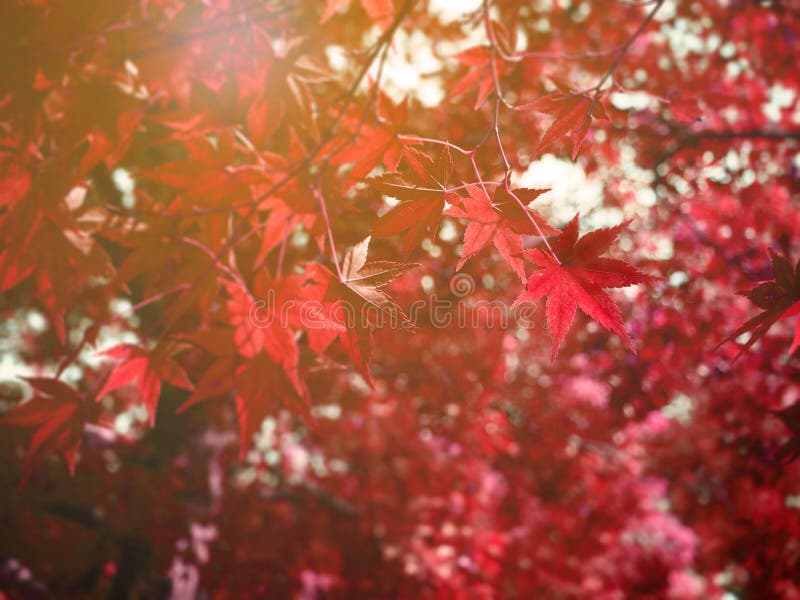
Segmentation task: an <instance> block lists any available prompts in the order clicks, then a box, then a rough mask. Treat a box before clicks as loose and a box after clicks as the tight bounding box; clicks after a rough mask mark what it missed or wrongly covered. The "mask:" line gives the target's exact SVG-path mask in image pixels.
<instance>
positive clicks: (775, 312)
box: [718, 250, 800, 356]
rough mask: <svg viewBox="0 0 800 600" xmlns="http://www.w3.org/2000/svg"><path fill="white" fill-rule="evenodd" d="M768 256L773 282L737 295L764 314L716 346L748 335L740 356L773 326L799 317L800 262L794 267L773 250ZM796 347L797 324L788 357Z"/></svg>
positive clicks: (799, 338)
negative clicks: (781, 321) (795, 316)
mask: <svg viewBox="0 0 800 600" xmlns="http://www.w3.org/2000/svg"><path fill="white" fill-rule="evenodd" d="M769 255H770V258H771V259H772V270H773V279H770V280H769V281H762V282H761V283H759V284H758V285H757V286H755V287H754V288H752V289H750V290H746V291H743V292H739V293H740V294H741V295H742V296H745V297H746V298H748V299H749V300H750V301H751V302H752V303H753V304H755V305H756V306H758V307H759V308H762V309H764V310H763V311H762V312H760V313H758V314H757V315H756V316H755V317H753V318H752V319H749V320H748V321H747V322H745V323H744V324H743V325H742V326H741V327H739V328H737V329H736V331H734V332H733V333H731V334H730V335H728V336H727V337H725V339H724V340H722V341H721V342H720V343H719V346H721V345H722V344H724V343H726V342H729V341H731V340H734V339H736V338H737V337H739V336H740V335H742V334H744V333H747V332H748V331H749V332H751V333H750V338H749V339H748V340H747V342H746V343H745V345H744V346H742V349H741V351H740V352H739V354H741V353H742V352H744V351H745V350H747V349H748V348H750V346H752V345H753V344H755V343H756V342H757V341H758V340H760V339H761V338H762V337H764V334H766V333H767V330H768V329H769V328H770V327H772V326H773V325H774V324H775V323H777V322H778V321H780V320H782V319H788V318H789V317H793V316H794V315H797V314H800V261H798V263H797V264H796V265H795V266H794V267H793V266H792V263H791V262H789V260H788V259H787V258H786V257H784V256H781V255H780V254H777V253H775V252H773V251H772V250H770V251H769ZM719 346H718V347H719ZM798 346H800V320H798V321H797V324H796V325H795V329H794V339H793V340H792V345H791V347H790V348H789V354H792V353H793V352H794V351H795V350H797V347H798ZM737 356H738V355H737Z"/></svg>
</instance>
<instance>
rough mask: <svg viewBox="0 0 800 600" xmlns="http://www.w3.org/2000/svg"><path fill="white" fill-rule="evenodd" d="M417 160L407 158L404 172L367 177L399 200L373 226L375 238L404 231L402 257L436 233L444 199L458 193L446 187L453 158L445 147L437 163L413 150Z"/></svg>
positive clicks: (451, 197) (447, 199) (380, 188)
mask: <svg viewBox="0 0 800 600" xmlns="http://www.w3.org/2000/svg"><path fill="white" fill-rule="evenodd" d="M412 153H413V155H414V156H415V158H416V162H412V161H408V162H409V164H410V166H411V170H410V172H409V173H408V174H407V175H403V174H400V173H397V172H392V173H386V174H384V175H381V176H379V177H373V178H372V179H370V180H369V183H370V185H372V187H374V188H375V189H377V190H378V191H379V192H382V193H384V194H386V195H387V196H391V197H392V198H397V199H398V200H400V201H401V202H400V203H399V204H398V205H396V206H394V207H393V208H392V209H391V210H389V212H387V213H386V214H385V215H383V216H382V217H380V218H379V219H378V221H377V222H376V223H375V227H374V228H373V235H374V236H376V237H389V236H393V235H396V234H398V233H402V232H405V242H404V244H403V256H405V257H407V256H409V255H410V254H411V252H412V251H413V250H414V249H415V248H416V247H417V246H418V245H419V243H420V242H421V241H422V240H423V239H424V238H425V235H426V234H428V233H429V232H430V234H431V235H432V236H435V235H436V232H437V230H438V228H439V220H440V219H441V217H442V210H444V203H445V201H449V200H450V199H453V200H455V198H456V197H457V194H455V193H453V192H448V191H447V187H448V183H449V181H450V177H451V176H452V174H453V159H452V157H451V156H450V150H449V148H448V147H447V146H445V147H444V148H443V149H442V152H441V153H440V155H439V157H438V159H437V160H436V162H434V161H432V160H431V159H430V158H429V157H428V156H427V155H425V154H423V153H421V152H418V151H412Z"/></svg>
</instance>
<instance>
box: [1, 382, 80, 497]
mask: <svg viewBox="0 0 800 600" xmlns="http://www.w3.org/2000/svg"><path fill="white" fill-rule="evenodd" d="M21 379H23V380H24V381H26V382H27V383H28V384H29V385H30V386H31V387H32V388H33V389H34V392H35V394H34V397H33V398H32V399H30V400H28V401H27V402H23V403H21V404H18V405H16V406H15V407H13V408H12V409H11V410H9V411H7V412H5V413H3V414H1V415H0V427H36V428H37V429H36V431H35V432H34V434H33V437H32V438H31V441H30V444H29V445H28V450H27V452H26V453H25V459H24V462H23V467H22V481H21V484H22V485H24V484H25V482H26V481H27V479H28V477H29V476H30V474H31V472H32V471H33V467H34V466H35V463H36V462H37V460H38V459H39V457H40V456H41V455H42V454H44V453H45V452H47V451H55V452H58V453H60V454H61V455H62V457H63V458H64V460H65V462H66V463H67V467H68V469H69V472H70V475H73V474H74V473H75V457H76V455H77V452H78V449H79V448H80V445H81V442H82V439H83V424H84V422H85V421H86V416H87V409H88V408H89V405H88V403H86V402H85V400H84V398H83V396H81V394H79V393H78V392H77V391H76V390H75V389H74V388H72V387H70V386H69V385H67V384H66V383H64V382H63V381H60V380H58V379H53V378H45V377H22V378H21Z"/></svg>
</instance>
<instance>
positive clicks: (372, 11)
mask: <svg viewBox="0 0 800 600" xmlns="http://www.w3.org/2000/svg"><path fill="white" fill-rule="evenodd" d="M350 2H351V0H325V12H323V13H322V18H321V19H320V23H324V22H325V21H328V20H329V19H330V18H331V17H332V16H333V15H335V14H336V13H337V12H340V11H345V10H347V9H348V8H349V7H350ZM361 6H362V8H363V9H364V12H366V13H367V16H369V18H370V19H372V21H374V22H375V24H376V25H377V26H378V27H380V28H381V29H384V30H385V29H386V28H387V27H389V25H391V24H392V19H393V17H394V5H393V3H392V0H361Z"/></svg>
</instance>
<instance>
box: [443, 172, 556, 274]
mask: <svg viewBox="0 0 800 600" xmlns="http://www.w3.org/2000/svg"><path fill="white" fill-rule="evenodd" d="M545 191H547V190H530V189H517V190H513V192H514V194H516V196H517V198H519V199H520V201H521V202H522V203H523V204H525V205H527V204H529V203H530V202H532V201H533V200H535V199H536V198H537V197H538V196H539V195H540V194H542V193H544V192H545ZM467 194H468V196H467V197H466V198H459V200H458V201H457V202H456V203H455V204H454V205H453V206H451V207H450V208H449V209H447V210H446V211H445V212H444V214H446V215H448V216H450V217H458V218H462V219H468V220H469V224H468V225H467V230H466V232H465V233H464V248H463V250H462V252H461V259H460V260H459V261H458V265H456V270H459V269H461V268H462V267H463V266H464V264H465V263H466V262H467V260H469V259H470V258H471V257H473V256H475V254H477V253H478V252H480V251H481V250H482V249H483V248H485V247H486V246H488V245H489V244H490V243H491V244H494V247H495V248H497V251H498V252H499V253H500V255H501V256H502V257H503V259H504V260H505V261H506V263H508V266H510V267H511V268H512V269H513V270H514V272H515V273H516V274H517V276H518V277H519V278H520V279H521V280H522V281H525V265H524V263H523V260H522V234H525V235H537V234H538V233H539V231H541V233H542V234H544V235H545V236H548V235H554V234H556V233H558V229H555V228H554V227H552V226H551V225H550V224H549V223H548V222H547V221H546V220H545V219H544V217H542V216H541V215H540V214H539V213H537V212H536V211H535V210H532V209H528V208H526V209H525V210H524V211H523V209H522V208H521V207H520V206H519V204H517V202H516V201H515V200H514V198H513V197H512V196H511V195H510V194H509V193H508V192H507V191H506V190H505V187H503V186H499V187H497V188H496V189H495V191H494V196H493V199H492V200H491V201H490V200H489V197H488V196H487V195H486V192H485V191H484V189H483V188H482V187H481V186H479V185H468V186H467ZM526 213H527V214H526ZM531 220H533V221H535V222H536V225H538V229H537V227H536V225H534V224H533V223H532V222H531Z"/></svg>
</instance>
